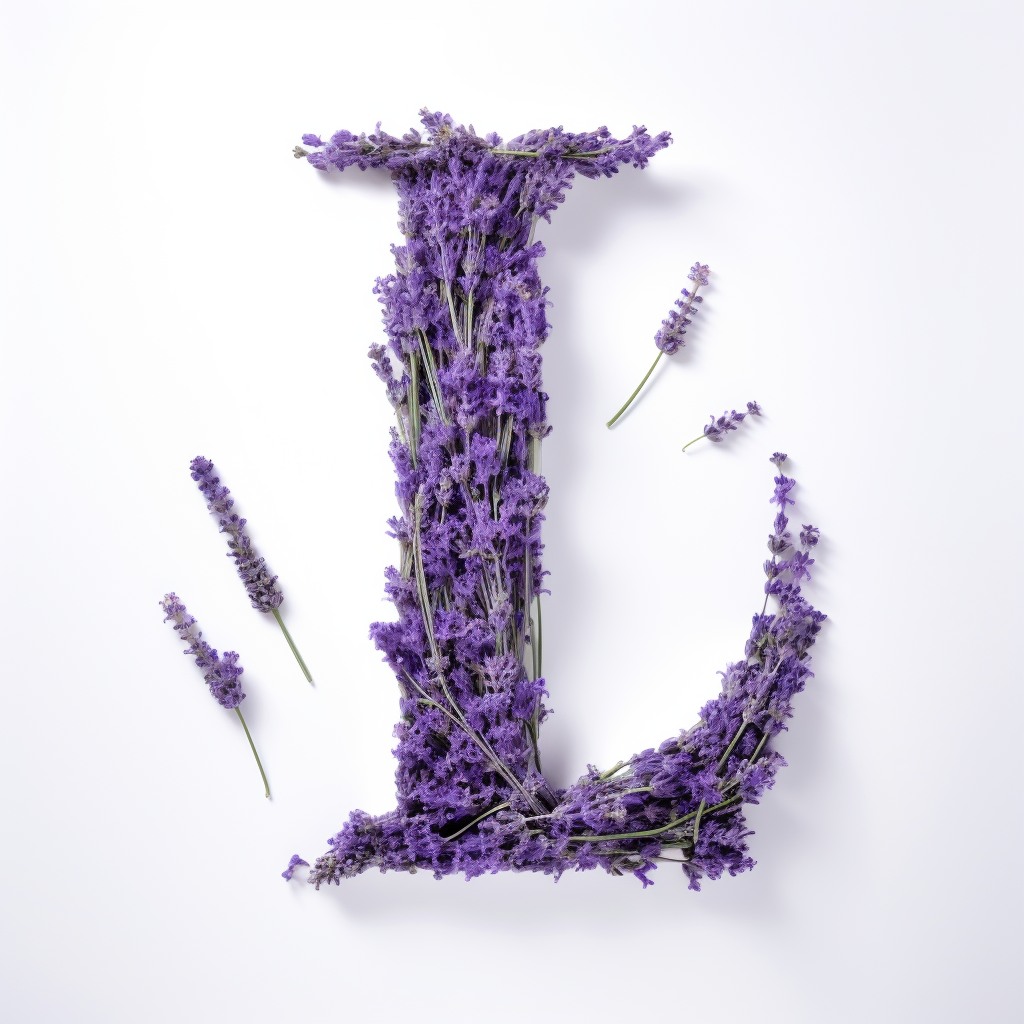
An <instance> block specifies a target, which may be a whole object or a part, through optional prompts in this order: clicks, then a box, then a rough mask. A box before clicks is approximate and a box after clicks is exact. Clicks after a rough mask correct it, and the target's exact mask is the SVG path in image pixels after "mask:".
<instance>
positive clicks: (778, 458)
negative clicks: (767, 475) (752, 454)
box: [768, 452, 789, 469]
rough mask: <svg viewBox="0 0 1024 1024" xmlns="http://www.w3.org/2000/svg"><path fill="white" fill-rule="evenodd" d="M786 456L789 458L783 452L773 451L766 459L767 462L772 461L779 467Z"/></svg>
mask: <svg viewBox="0 0 1024 1024" xmlns="http://www.w3.org/2000/svg"><path fill="white" fill-rule="evenodd" d="M788 458H789V456H788V455H787V454H786V453H785V452H775V453H774V454H773V455H772V457H771V458H770V459H769V460H768V461H769V462H774V463H775V465H776V466H778V467H779V469H781V468H782V464H783V463H784V462H785V461H786V459H788Z"/></svg>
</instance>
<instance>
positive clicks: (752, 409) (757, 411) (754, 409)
mask: <svg viewBox="0 0 1024 1024" xmlns="http://www.w3.org/2000/svg"><path fill="white" fill-rule="evenodd" d="M747 415H748V416H763V415H764V412H763V410H762V409H761V406H759V405H758V404H757V402H747Z"/></svg>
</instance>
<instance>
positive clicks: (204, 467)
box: [191, 455, 284, 612]
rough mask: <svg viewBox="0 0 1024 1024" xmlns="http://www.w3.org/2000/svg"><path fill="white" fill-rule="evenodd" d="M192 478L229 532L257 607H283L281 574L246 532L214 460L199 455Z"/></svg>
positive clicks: (233, 552) (232, 550)
mask: <svg viewBox="0 0 1024 1024" xmlns="http://www.w3.org/2000/svg"><path fill="white" fill-rule="evenodd" d="M191 469H192V479H193V480H195V481H196V482H197V483H198V484H199V490H200V491H202V492H203V497H205V498H206V501H207V506H206V507H207V509H209V511H210V512H211V513H213V514H214V515H215V516H217V523H218V525H219V526H220V532H221V533H226V534H227V535H228V548H229V549H230V550H229V552H228V554H229V556H230V557H231V558H234V560H235V567H236V568H237V570H238V575H239V576H240V577H241V579H242V583H243V584H244V585H245V589H246V592H247V593H248V595H249V600H250V601H251V602H252V606H253V608H255V609H257V610H258V611H261V612H273V611H274V609H275V608H278V607H280V605H281V602H282V601H283V600H284V595H283V594H282V593H281V590H280V588H279V587H278V586H277V577H276V576H271V575H270V570H269V569H268V568H267V564H266V561H265V560H264V559H263V558H261V557H260V556H259V555H258V554H257V553H256V549H255V548H254V547H253V545H252V541H251V540H249V538H248V536H247V535H246V534H245V533H243V532H242V528H243V527H244V526H245V520H244V519H240V518H239V517H238V516H237V515H235V514H234V513H233V512H232V511H231V508H232V506H233V505H234V503H235V501H234V498H231V497H229V495H230V494H231V492H230V491H229V490H228V489H227V488H226V487H224V486H222V485H221V482H220V477H217V476H214V470H213V463H212V462H211V461H210V460H209V459H204V458H203V456H202V455H197V456H196V457H195V458H194V459H193V460H192V465H191Z"/></svg>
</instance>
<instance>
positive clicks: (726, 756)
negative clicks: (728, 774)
mask: <svg viewBox="0 0 1024 1024" xmlns="http://www.w3.org/2000/svg"><path fill="white" fill-rule="evenodd" d="M749 724H750V723H749V722H740V727H739V728H738V729H737V730H736V735H735V736H733V738H732V741H731V742H730V744H729V746H727V747H726V748H725V753H724V754H723V755H722V756H721V757H720V758H719V759H718V767H717V769H716V771H717V772H718V774H719V775H721V774H722V771H723V770H724V769H725V766H726V765H727V764H728V763H729V758H730V757H731V756H732V752H733V751H734V750H735V749H736V744H737V743H739V741H740V737H741V736H742V735H743V733H744V732H746V729H747V726H748V725H749Z"/></svg>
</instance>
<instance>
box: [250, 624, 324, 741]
mask: <svg viewBox="0 0 1024 1024" xmlns="http://www.w3.org/2000/svg"><path fill="white" fill-rule="evenodd" d="M273 612H274V618H275V619H277V624H278V625H279V626H280V627H281V632H282V633H284V638H285V640H287V641H288V646H289V647H290V648H291V649H292V654H294V655H295V660H296V661H297V662H298V663H299V668H301V669H302V674H303V675H304V676H305V677H306V682H307V683H309V684H310V685H311V686H312V684H313V677H312V676H311V675H310V674H309V669H308V668H306V663H305V662H304V661H303V660H302V655H301V654H299V649H298V647H296V646H295V641H294V640H293V639H292V635H291V633H289V632H288V627H287V626H286V625H285V624H284V619H282V618H281V613H280V612H279V611H278V610H277V609H276V608H274V609H273ZM256 760H257V761H258V760H259V758H257V759H256Z"/></svg>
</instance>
